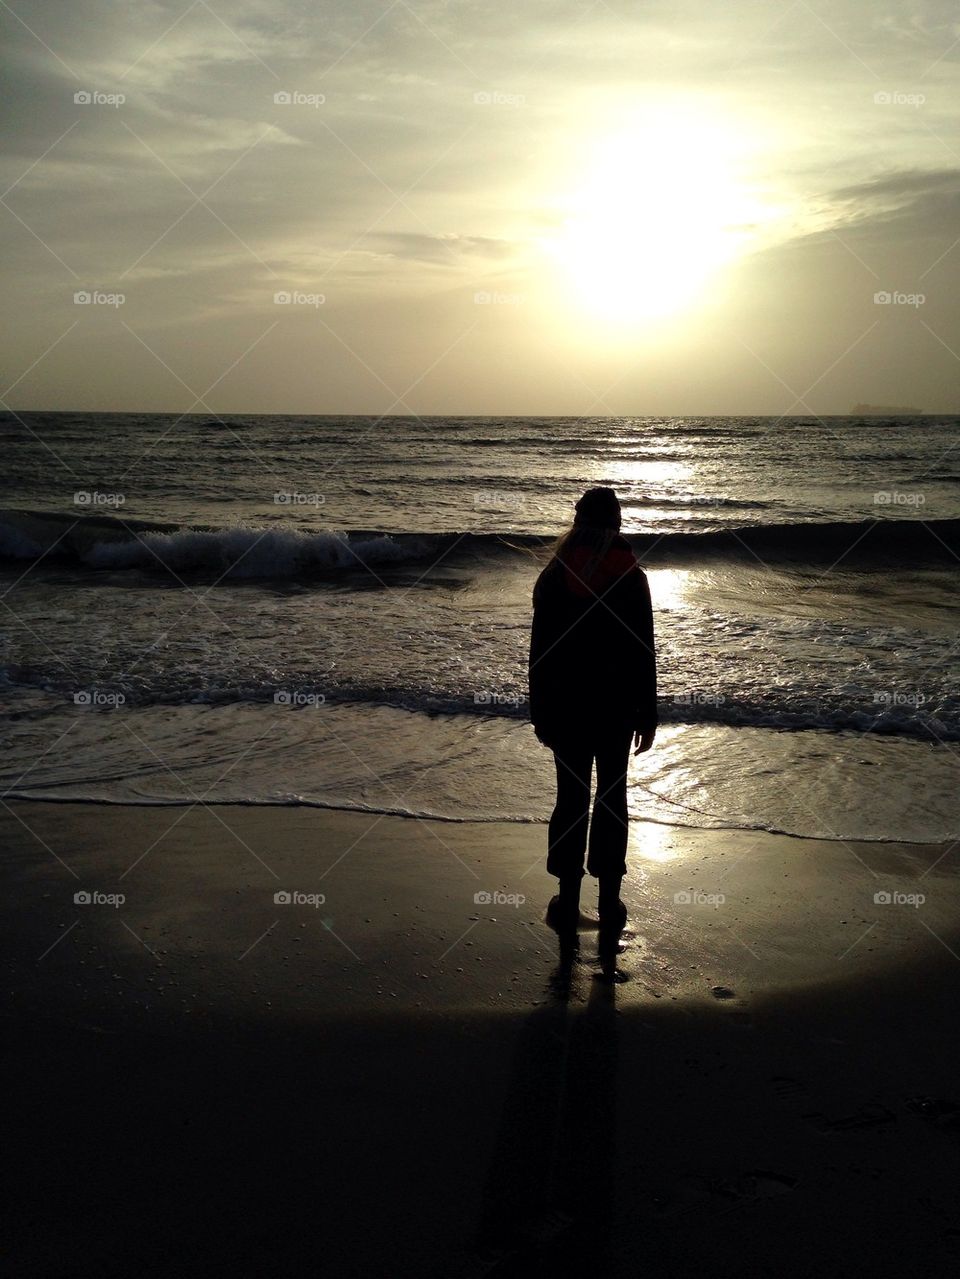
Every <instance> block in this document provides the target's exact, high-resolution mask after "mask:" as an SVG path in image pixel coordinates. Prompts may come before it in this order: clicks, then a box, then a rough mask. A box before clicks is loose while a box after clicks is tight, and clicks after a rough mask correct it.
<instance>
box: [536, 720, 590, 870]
mask: <svg viewBox="0 0 960 1279" xmlns="http://www.w3.org/2000/svg"><path fill="white" fill-rule="evenodd" d="M554 760H555V762H556V765H557V802H556V805H555V807H554V810H553V813H552V815H551V817H550V827H549V834H548V851H547V873H548V874H550V875H556V876H557V877H558V879H561V880H569V879H573V878H575V879H577V880H579V879H580V878H582V876H583V858H584V854H585V852H586V848H587V823H588V820H589V814H590V774H591V771H592V767H593V755H592V753H591V751H590V749H589V747H584V746H581V745H579V744H573V743H571V744H569V745H566V744H565V745H561V746H560V747H559V749H558V750H556V751H554Z"/></svg>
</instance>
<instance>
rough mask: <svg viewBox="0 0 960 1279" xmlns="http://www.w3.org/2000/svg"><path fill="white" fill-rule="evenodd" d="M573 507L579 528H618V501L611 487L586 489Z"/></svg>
mask: <svg viewBox="0 0 960 1279" xmlns="http://www.w3.org/2000/svg"><path fill="white" fill-rule="evenodd" d="M574 509H575V510H576V515H575V516H574V520H573V522H574V524H575V525H577V527H579V528H582V527H584V526H586V527H588V528H612V529H619V528H620V503H619V501H618V500H617V495H616V493H615V492H614V491H613V489H611V488H595V489H587V491H586V493H584V495H583V497H582V498H581V499H580V501H579V502H578V503H577V505H576V507H575V508H574Z"/></svg>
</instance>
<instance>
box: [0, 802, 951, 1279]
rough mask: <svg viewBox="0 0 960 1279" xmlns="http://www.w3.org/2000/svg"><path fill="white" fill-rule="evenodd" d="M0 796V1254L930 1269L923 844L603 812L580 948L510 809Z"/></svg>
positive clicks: (934, 1031) (932, 1091)
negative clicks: (459, 818) (622, 854)
mask: <svg viewBox="0 0 960 1279" xmlns="http://www.w3.org/2000/svg"><path fill="white" fill-rule="evenodd" d="M0 827H2V832H3V837H4V840H3V842H4V848H5V868H6V873H7V877H8V880H9V887H8V892H7V893H6V894H5V895H4V905H3V912H4V918H3V925H4V928H3V932H4V937H5V939H6V947H5V950H6V967H7V982H6V990H7V1000H6V1012H5V1018H4V1021H5V1028H6V1030H7V1036H6V1039H7V1047H6V1051H5V1054H4V1064H5V1075H6V1081H5V1087H6V1093H7V1096H8V1098H10V1099H11V1100H12V1099H15V1104H14V1105H13V1106H12V1107H11V1109H13V1112H14V1120H13V1124H12V1127H13V1133H12V1136H11V1138H10V1140H9V1142H8V1147H9V1159H10V1165H11V1166H12V1168H13V1170H14V1174H15V1175H14V1189H13V1190H12V1192H11V1193H10V1194H9V1196H8V1206H9V1208H10V1209H11V1210H12V1211H11V1220H12V1221H13V1222H14V1223H15V1224H14V1226H13V1228H12V1229H11V1230H10V1231H8V1237H9V1242H8V1247H7V1256H8V1258H9V1261H8V1265H9V1267H10V1268H11V1269H12V1272H13V1273H15V1274H24V1275H27V1274H29V1275H49V1276H55V1275H56V1276H61V1275H67V1274H69V1275H118V1276H119V1275H125V1276H126V1275H130V1274H143V1275H157V1276H166V1275H170V1276H173V1275H182V1274H190V1275H193V1274H196V1275H216V1274H224V1275H227V1274H232V1275H237V1274H240V1275H246V1274H250V1275H272V1274H276V1275H297V1274H300V1273H306V1272H307V1271H308V1270H310V1271H312V1270H315V1269H321V1270H322V1271H323V1272H324V1273H326V1274H330V1275H336V1276H339V1275H365V1276H366V1275H377V1276H379V1275H384V1276H392V1275H418V1276H419V1275H425V1276H438V1277H439V1276H448V1275H449V1276H455V1275H472V1274H497V1275H510V1274H517V1275H520V1274H523V1275H526V1276H530V1275H539V1274H544V1275H545V1274H548V1273H549V1274H551V1275H556V1274H565V1273H570V1274H572V1273H574V1272H577V1273H579V1272H581V1271H582V1270H583V1269H584V1268H585V1267H587V1266H594V1267H595V1266H598V1265H602V1266H603V1267H605V1269H606V1273H608V1274H611V1275H624V1276H626V1275H630V1276H633V1275H636V1274H638V1273H641V1272H649V1273H651V1274H657V1275H669V1276H673V1275H676V1276H681V1275H683V1276H686V1275H689V1274H691V1273H698V1274H701V1275H709V1276H713V1275H716V1276H720V1275H744V1276H746V1275H754V1274H756V1275H770V1274H778V1275H788V1276H789V1275H798V1276H799V1275H801V1274H802V1275H808V1274H809V1273H811V1272H812V1271H818V1272H819V1273H821V1274H824V1275H833V1274H837V1275H840V1274H844V1275H846V1274H867V1273H869V1274H871V1275H886V1274H889V1275H893V1274H897V1275H903V1274H904V1273H919V1272H921V1270H922V1271H923V1272H925V1273H928V1274H932V1275H940V1274H944V1275H946V1274H950V1273H954V1272H955V1271H956V1267H957V1264H958V1262H960V1209H957V1207H956V1185H957V1172H958V1165H960V1088H958V1087H957V1084H956V1078H957V1066H958V1046H960V1044H958V1041H960V1031H958V1026H960V1018H958V1013H960V981H958V977H960V968H958V964H960V958H958V957H960V909H958V908H960V891H958V850H954V849H951V848H948V847H945V846H944V847H937V846H929V845H925V846H917V847H913V848H910V847H907V846H904V845H895V846H894V845H887V846H884V845H877V844H873V845H862V844H839V843H830V844H827V843H819V842H816V841H806V840H795V839H788V838H783V837H776V836H768V835H761V836H756V835H753V834H744V833H740V832H717V831H693V830H686V831H684V830H678V829H675V828H666V827H655V826H652V825H642V824H636V825H635V827H634V829H633V832H632V838H631V851H630V854H629V857H628V860H629V863H630V866H631V875H630V878H629V879H628V881H626V883H625V885H624V894H623V895H624V899H625V901H626V902H627V905H628V908H629V910H630V916H631V922H630V927H631V929H632V930H633V931H632V935H628V936H627V937H625V939H624V950H623V952H622V954H621V955H620V957H619V959H618V962H617V968H616V972H615V973H614V974H612V975H611V974H610V973H609V972H608V973H606V974H604V973H603V972H602V970H601V966H600V964H599V962H598V961H597V958H596V943H595V937H594V935H593V934H591V933H584V934H582V936H581V939H580V949H579V952H578V955H577V956H576V957H575V959H574V961H573V962H572V964H571V965H570V966H569V967H568V968H565V967H564V966H563V965H561V964H560V963H559V961H558V954H557V947H556V939H555V938H554V937H553V935H552V934H551V933H550V932H549V931H548V930H547V929H546V928H545V926H544V924H543V922H542V916H543V909H544V906H545V904H546V901H547V899H548V897H549V895H550V893H551V891H552V889H553V886H554V881H553V880H551V879H550V878H549V877H548V876H547V875H546V874H545V872H544V870H543V860H544V858H543V845H544V839H545V831H544V828H543V827H542V826H518V825H502V824H489V825H481V824H463V825H457V824H451V823H437V822H421V821H412V820H403V819H398V818H386V817H379V816H377V815H374V814H369V815H368V814H357V813H339V812H329V811H323V810H311V809H304V808H291V809H267V808H236V807H230V808H211V809H205V808H202V807H195V808H193V809H170V808H165V809H161V808H128V807H124V808H121V807H116V808H110V807H105V806H100V805H76V804H69V805H67V804H64V805H56V804H27V803H18V804H10V805H6V806H4V807H3V808H0ZM592 884H593V881H590V880H587V881H585V892H584V905H587V906H589V905H591V904H592V903H591V901H590V894H591V888H592ZM78 892H81V893H88V894H90V895H91V896H95V895H96V894H101V895H102V899H101V900H96V899H94V900H92V901H90V902H82V901H81V902H75V901H74V894H75V893H78ZM278 892H279V893H287V894H290V896H291V898H293V900H291V901H289V902H287V901H283V900H280V901H275V898H274V895H275V894H276V893H278ZM478 892H479V893H487V894H490V895H493V894H494V893H499V894H501V895H502V896H501V897H500V898H499V899H497V900H494V901H480V902H476V901H475V900H474V895H475V894H476V893H478ZM877 893H886V894H889V895H890V897H891V899H892V900H890V901H882V900H881V901H876V900H875V894H877ZM296 894H300V895H302V896H301V897H300V898H299V899H297V898H296V896H295V895H296ZM319 894H322V895H323V896H324V898H325V900H324V901H322V902H320V901H319V899H318V895H319ZM678 894H679V895H680V896H679V898H678V897H677V895H678ZM120 895H122V897H123V898H124V900H123V901H122V902H120V901H119V900H118V897H119V896H120ZM918 896H922V897H923V898H924V900H923V901H922V902H918V901H917V900H916V899H917V897H918ZM520 897H523V898H525V900H524V901H520V900H519V898H520ZM611 977H612V979H611ZM954 1103H956V1104H957V1108H956V1109H954V1108H953V1107H954Z"/></svg>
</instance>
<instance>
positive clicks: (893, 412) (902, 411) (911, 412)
mask: <svg viewBox="0 0 960 1279" xmlns="http://www.w3.org/2000/svg"><path fill="white" fill-rule="evenodd" d="M922 412H923V409H912V408H910V407H909V405H904V404H855V405H854V406H853V408H852V409H851V410H850V416H851V417H916V416H917V415H918V414H920V413H922Z"/></svg>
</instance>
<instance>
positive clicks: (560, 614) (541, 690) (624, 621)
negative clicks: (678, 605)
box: [530, 536, 657, 742]
mask: <svg viewBox="0 0 960 1279" xmlns="http://www.w3.org/2000/svg"><path fill="white" fill-rule="evenodd" d="M592 554H593V552H591V551H590V550H589V549H588V548H586V547H576V548H575V549H573V551H572V552H571V553H570V554H569V557H568V564H562V563H560V561H558V560H556V559H554V560H553V561H552V562H551V563H550V564H549V565H548V566H547V567H546V568H545V569H544V570H543V572H542V573H541V574H540V576H539V577H538V578H537V583H536V586H535V587H534V591H533V627H532V630H531V634H530V719H531V721H532V722H533V726H534V728H535V730H536V732H537V735H538V736H539V737H541V738H543V739H544V740H546V741H548V742H549V741H550V740H551V739H552V738H556V736H557V734H558V732H559V733H562V732H563V731H564V730H565V729H571V730H572V731H574V732H576V733H583V732H584V731H592V732H599V733H601V734H604V733H607V732H610V731H618V730H621V729H630V730H631V731H637V730H639V731H640V732H641V733H644V732H649V731H652V730H653V729H655V728H656V726H657V665H656V653H655V650H654V641H653V610H652V608H651V605H650V588H649V586H648V585H647V578H646V574H645V573H644V572H643V569H641V567H640V565H639V564H638V563H637V561H636V559H635V558H634V555H633V552H632V551H631V549H630V544H629V543H628V542H627V541H626V539H625V538H623V537H620V536H617V538H616V539H615V540H614V542H613V544H612V546H611V547H610V550H609V551H608V553H607V555H606V557H605V559H603V560H602V561H600V563H599V565H597V566H596V567H595V569H594V571H593V573H592V574H590V576H589V578H588V576H587V570H588V569H589V567H590V563H589V562H590V557H591V556H592Z"/></svg>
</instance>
